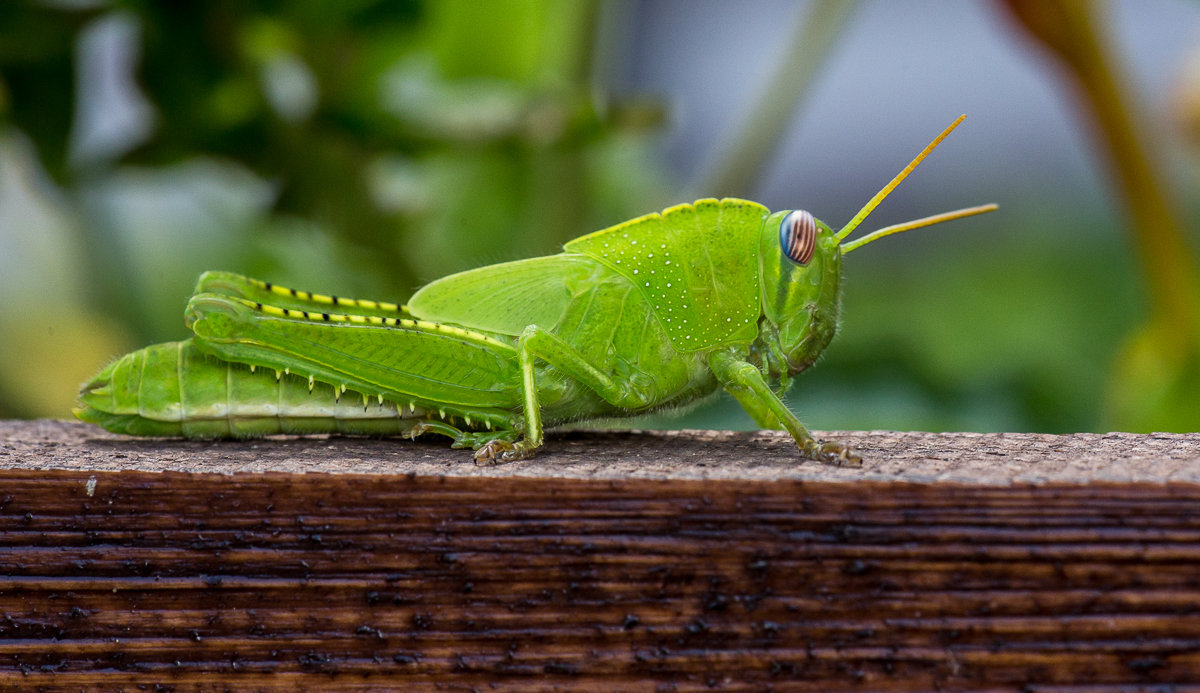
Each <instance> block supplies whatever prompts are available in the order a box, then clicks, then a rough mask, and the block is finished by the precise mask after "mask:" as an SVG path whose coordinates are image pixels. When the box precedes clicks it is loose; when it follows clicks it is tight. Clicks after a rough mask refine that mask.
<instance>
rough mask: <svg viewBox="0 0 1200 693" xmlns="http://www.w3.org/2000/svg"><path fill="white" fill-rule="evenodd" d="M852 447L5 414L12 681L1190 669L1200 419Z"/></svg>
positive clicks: (654, 678)
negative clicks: (1177, 426) (94, 422)
mask: <svg viewBox="0 0 1200 693" xmlns="http://www.w3.org/2000/svg"><path fill="white" fill-rule="evenodd" d="M845 437H848V438H849V439H851V440H853V441H854V442H855V444H856V445H859V446H860V447H862V448H864V449H868V448H869V449H872V450H874V451H875V455H874V456H873V457H871V456H868V464H867V466H866V467H865V468H864V469H862V470H838V469H830V468H824V467H819V466H814V465H806V464H800V463H797V461H796V460H795V458H794V457H786V456H785V455H784V453H783V451H782V450H778V451H777V450H776V446H777V443H778V440H777V439H776V437H775V436H773V435H764V434H722V435H699V434H687V433H683V434H671V435H636V434H578V435H572V436H567V437H565V438H559V439H556V440H553V441H551V446H552V451H551V454H549V455H547V456H546V458H545V459H544V460H542V461H540V462H536V464H539V465H546V464H551V463H557V464H558V465H559V467H558V468H557V469H554V470H552V473H539V472H537V471H536V470H537V469H540V467H532V466H530V465H532V464H534V462H531V463H530V465H526V466H521V465H506V466H502V467H475V466H474V465H473V464H471V463H470V462H469V457H466V456H465V455H464V454H463V453H462V452H461V451H450V450H448V449H445V448H444V447H443V446H437V445H415V446H414V445H411V444H408V443H392V442H388V441H364V440H353V439H336V438H333V439H305V440H299V439H281V440H269V441H257V442H253V443H218V444H213V443H183V442H179V441H165V442H164V441H158V442H146V441H133V440H129V439H121V438H117V437H112V436H107V435H105V434H99V433H96V432H94V430H93V429H88V428H85V427H82V426H78V425H73V424H63V423H56V422H36V423H17V422H5V423H2V424H0V441H3V442H0V689H13V690H36V689H44V690H58V689H62V690H67V689H69V690H80V689H84V690H116V689H124V688H130V687H132V686H143V687H147V688H154V687H156V686H158V687H161V688H165V689H170V690H180V691H182V690H218V689H220V690H231V689H232V690H295V689H301V688H303V689H319V688H326V689H335V690H509V691H517V690H520V691H528V690H597V691H615V690H625V691H642V690H681V691H690V690H697V691H698V690H705V691H707V690H723V691H743V690H744V691H763V690H814V691H815V690H821V691H837V690H933V689H941V690H972V689H977V690H985V689H986V690H1017V689H1021V688H1023V687H1024V688H1027V689H1029V690H1080V691H1082V690H1113V691H1115V690H1138V689H1139V688H1138V687H1146V688H1145V689H1147V690H1150V689H1151V688H1150V687H1152V686H1169V687H1172V688H1170V690H1187V689H1189V687H1192V688H1200V612H1198V611H1197V609H1198V607H1200V512H1198V510H1200V484H1197V483H1196V481H1195V475H1196V474H1197V466H1198V465H1200V462H1198V460H1200V436H1197V435H1186V436H1157V437H1156V436H1128V435H1126V434H1121V435H1117V436H1109V437H1104V436H1095V437H1088V436H1085V437H1083V438H1082V439H1076V438H1075V437H1073V436H1060V437H1037V438H1033V439H1025V438H1021V437H1019V436H1017V437H1013V436H1011V435H996V436H979V435H975V436H970V435H963V434H954V435H947V436H934V435H931V434H892V433H887V432H878V433H858V434H845ZM888 445H893V446H895V448H896V449H895V451H894V454H895V455H899V456H901V457H903V456H904V455H913V454H915V453H913V452H912V451H913V450H914V449H920V450H924V451H925V453H923V454H924V456H923V457H921V459H920V460H914V461H913V462H912V464H910V465H909V466H908V467H907V468H904V469H900V468H893V467H892V466H891V465H893V463H894V457H891V456H888V450H887V446H888ZM1117 447H1123V450H1124V452H1123V453H1120V454H1114V451H1115V449H1116V448H1117ZM1007 449H1012V450H1013V451H1014V453H1013V456H1011V457H1010V456H1007V455H1006V450H1007ZM1031 449H1032V450H1034V451H1035V452H1036V451H1037V450H1039V449H1041V450H1046V451H1050V454H1046V455H1042V457H1040V458H1039V457H1038V455H1037V454H1033V453H1030V450H1031ZM614 450H616V451H617V452H614ZM1064 450H1067V451H1074V452H1070V453H1069V454H1065V455H1064V454H1063V452H1062V451H1064ZM777 453H778V454H777ZM1105 454H1108V455H1109V457H1110V459H1109V460H1108V462H1109V464H1108V465H1107V467H1105V466H1103V465H1101V464H1100V463H1099V460H1100V459H1101V458H1102V457H1104V455H1105ZM1055 455H1058V457H1056V456H1055ZM323 456H324V457H326V458H327V459H321V458H322V457H323ZM613 456H615V457H617V458H619V459H617V460H615V465H616V466H615V468H614V465H612V464H607V463H606V460H610V458H611V457H613ZM714 458H715V459H716V460H720V461H719V462H718V461H714ZM1039 459H1040V460H1041V461H1039ZM1154 460H1157V461H1158V464H1157V465H1156V464H1155V463H1154ZM522 464H524V463H522ZM713 465H719V466H716V467H714V466H713ZM985 468H986V469H987V470H988V471H990V475H982V477H981V478H980V479H977V480H973V479H972V478H970V470H972V469H985ZM118 469H124V470H125V471H117V470H118ZM389 469H391V470H393V471H388V470H389ZM531 470H533V471H531ZM639 473H640V476H639V475H638V474H639ZM1154 690H1158V688H1154ZM1164 690H1165V688H1164Z"/></svg>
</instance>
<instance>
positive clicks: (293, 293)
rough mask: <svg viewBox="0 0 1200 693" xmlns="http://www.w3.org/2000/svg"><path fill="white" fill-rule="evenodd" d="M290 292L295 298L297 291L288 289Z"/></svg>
mask: <svg viewBox="0 0 1200 693" xmlns="http://www.w3.org/2000/svg"><path fill="white" fill-rule="evenodd" d="M288 291H290V292H292V295H293V296H295V295H296V290H295V289H288Z"/></svg>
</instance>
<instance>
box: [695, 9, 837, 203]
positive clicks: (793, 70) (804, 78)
mask: <svg viewBox="0 0 1200 693" xmlns="http://www.w3.org/2000/svg"><path fill="white" fill-rule="evenodd" d="M857 4H858V3H857V2H852V1H850V0H815V1H814V2H813V3H812V5H811V8H810V9H809V11H808V12H807V13H806V14H802V15H801V16H800V17H799V18H798V19H797V20H796V23H795V24H794V25H793V27H792V30H791V32H789V33H788V36H787V39H786V41H787V45H786V50H787V52H786V53H785V54H784V58H783V61H782V62H781V63H780V65H779V68H778V69H777V70H776V72H775V74H774V75H772V77H771V79H770V81H768V82H767V87H766V89H765V91H764V92H763V93H762V95H761V96H760V97H759V98H758V100H757V103H756V104H755V106H754V110H752V111H750V113H749V114H748V115H747V116H746V118H745V119H744V120H743V121H742V124H741V131H740V132H738V133H737V134H735V135H734V136H732V137H730V138H729V140H728V145H727V146H725V147H724V148H722V149H721V150H720V151H721V154H720V158H719V159H718V160H717V161H716V163H715V164H713V165H711V166H709V168H708V171H707V172H706V173H705V174H704V176H703V177H702V179H701V180H700V181H698V186H697V187H696V192H698V193H700V194H703V195H713V196H718V197H720V196H733V197H746V196H748V195H750V194H751V191H752V190H753V188H754V187H755V185H756V184H757V183H758V180H759V179H760V178H761V176H762V174H763V169H764V168H765V167H766V163H767V161H768V159H769V158H770V156H771V154H772V153H774V151H775V149H776V148H777V146H778V144H779V138H780V135H781V134H782V133H783V130H784V128H786V127H787V125H788V123H790V122H791V120H792V117H793V116H794V114H795V113H796V110H797V106H798V105H799V103H800V98H801V97H802V96H804V94H805V92H807V91H808V87H809V85H810V84H812V81H813V78H814V77H816V75H817V71H818V69H819V68H820V67H821V64H822V63H823V62H824V59H825V57H826V56H827V55H828V53H829V50H830V49H831V48H833V44H834V41H835V39H836V38H837V37H838V35H839V34H840V33H841V31H842V27H843V26H844V25H845V23H846V21H847V20H848V19H850V14H851V12H852V11H853V10H854V8H855V6H856V5H857Z"/></svg>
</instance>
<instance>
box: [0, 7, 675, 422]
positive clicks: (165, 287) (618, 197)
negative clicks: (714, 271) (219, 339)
mask: <svg viewBox="0 0 1200 693" xmlns="http://www.w3.org/2000/svg"><path fill="white" fill-rule="evenodd" d="M597 12H598V7H597V4H596V3H594V2H589V1H584V0H578V1H573V2H555V1H553V0H518V1H516V2H507V3H478V2H469V1H465V0H464V1H450V2H447V1H437V2H418V1H417V0H407V1H400V2H395V1H391V0H388V1H372V0H352V1H349V2H337V3H324V2H283V1H273V0H260V1H258V2H244V1H242V0H214V1H212V2H184V3H158V2H146V1H133V0H130V1H127V2H111V3H109V2H53V3H22V2H18V3H15V4H14V3H5V4H4V5H3V6H2V7H0V94H2V95H3V98H0V106H2V107H3V110H0V116H2V118H3V120H2V121H0V136H3V137H5V138H7V140H6V141H9V142H10V143H11V145H10V150H12V152H14V157H13V158H14V159H15V160H20V161H21V163H22V169H23V170H25V171H26V172H27V176H26V177H27V178H31V179H36V180H31V181H29V185H27V186H26V189H27V191H28V197H29V199H30V201H31V204H33V205H35V206H39V207H44V208H46V209H49V210H52V211H49V212H47V213H48V214H52V215H55V216H61V217H63V218H64V221H63V222H62V223H61V224H59V228H58V229H57V231H56V234H55V235H56V236H57V242H55V243H52V245H54V246H55V247H56V249H57V252H55V251H49V254H57V255H59V259H58V260H57V261H56V262H52V263H51V264H50V267H51V268H53V269H52V271H53V272H54V273H55V274H56V275H58V276H60V277H66V276H72V277H78V278H79V279H78V281H77V282H76V286H74V287H73V288H70V289H67V290H65V291H63V292H61V293H60V294H59V295H56V294H55V293H54V292H49V291H47V290H46V289H45V286H44V285H45V283H46V282H45V281H44V280H38V279H37V278H33V277H26V278H24V279H25V280H24V281H17V278H16V277H15V276H10V277H9V281H8V282H6V284H8V285H11V288H12V290H13V291H14V292H25V293H27V294H29V298H28V301H29V303H28V304H26V309H27V310H28V313H27V314H26V315H25V316H24V317H29V316H31V315H34V314H41V315H51V314H56V313H57V314H62V313H63V312H64V311H70V314H72V315H76V314H80V313H82V314H88V315H93V316H101V317H100V319H99V322H98V323H97V324H95V325H92V326H91V327H90V328H87V327H85V326H86V325H87V324H89V323H88V321H82V322H75V323H74V325H75V329H76V332H77V334H74V335H73V337H74V339H73V340H72V342H73V343H75V344H77V345H78V344H81V343H87V344H94V345H95V347H96V348H98V349H100V350H101V351H100V353H94V352H92V351H90V350H89V352H88V353H87V354H86V355H85V356H81V360H82V361H84V362H86V363H87V364H88V365H87V368H88V369H91V368H95V367H97V366H98V365H99V362H101V361H102V360H103V358H105V357H107V356H110V355H111V354H114V353H117V352H118V351H120V350H121V348H123V347H125V346H134V345H137V344H141V343H145V342H148V341H159V340H163V339H168V338H177V337H179V336H180V335H181V328H180V312H181V311H180V309H181V306H182V301H183V300H184V299H185V298H186V296H187V295H188V293H189V292H188V289H189V288H190V285H191V283H192V282H193V281H194V280H195V277H196V276H197V275H198V274H199V272H200V271H202V270H203V269H207V268H218V267H219V268H227V269H232V270H239V271H244V272H249V273H252V274H256V275H261V276H269V277H272V278H273V279H274V280H275V281H278V282H290V283H291V284H292V285H300V286H303V287H311V288H315V289H319V290H325V291H332V292H336V293H341V294H343V295H370V296H376V297H380V298H383V297H396V298H404V297H405V296H407V295H408V294H409V293H410V292H411V290H412V289H413V287H415V286H417V285H419V284H420V283H422V282H423V281H427V280H429V279H432V278H434V277H437V276H440V275H442V274H446V273H448V272H450V271H454V270H459V269H463V268H466V267H470V266H474V265H479V264H484V263H487V262H494V261H498V260H503V259H514V258H518V257H527V256H530V255H536V254H545V253H549V252H553V251H554V250H556V248H557V247H558V246H559V244H561V243H562V242H563V241H564V240H566V239H569V238H572V237H574V236H577V235H580V234H582V233H584V232H586V231H589V230H592V229H594V228H597V227H599V226H603V225H606V224H608V223H612V222H614V221H616V220H620V219H622V218H626V217H629V216H633V215H635V214H637V213H640V212H642V211H644V210H645V209H646V208H648V207H650V206H653V205H657V204H660V203H661V201H662V199H663V198H662V195H661V188H660V187H659V183H658V182H657V181H659V180H661V177H660V176H656V175H655V174H654V171H655V169H654V166H653V164H652V162H651V161H650V160H649V158H648V156H647V151H646V145H645V143H646V135H647V134H649V133H652V132H653V131H654V130H655V129H656V126H657V124H658V123H659V122H660V121H661V113H660V109H659V107H658V106H657V105H656V104H655V103H653V102H630V103H623V104H622V103H615V102H613V101H612V100H610V99H608V98H607V97H606V95H605V94H604V93H603V89H602V85H600V84H598V83H597V80H596V79H595V73H596V72H597V71H598V69H597V67H596V66H594V65H593V64H592V56H593V55H594V53H595V51H594V50H593V47H594V45H593V44H594V42H595V41H596V40H597V38H596V32H597V31H598V29H597V26H599V22H598V21H597ZM114 37H115V38H114ZM106 40H108V41H112V40H117V41H120V42H121V45H122V46H131V47H132V48H133V54H132V55H129V56H125V58H124V59H125V60H127V61H128V65H125V66H121V65H118V66H115V67H113V66H108V67H107V68H106V66H105V65H104V63H103V61H102V60H101V59H100V58H101V57H103V56H102V55H101V51H98V50H96V49H95V45H96V44H97V43H99V42H103V41H106ZM139 52H140V55H139ZM111 53H112V51H111V50H110V51H109V54H110V55H111ZM122 67H124V68H126V69H127V70H128V71H129V72H132V77H133V79H132V81H131V82H129V78H128V76H125V75H122V74H121V69H122ZM88 80H90V81H91V82H99V83H101V84H102V85H105V86H110V87H111V86H112V85H113V84H114V83H115V88H116V90H117V91H122V90H124V92H126V93H127V94H129V95H131V100H132V101H133V102H134V104H135V105H137V104H141V105H142V106H143V108H142V111H141V112H138V111H136V109H135V112H133V113H131V114H128V118H127V122H126V123H124V126H123V128H122V132H121V133H119V134H120V135H121V137H118V138H113V137H108V138H105V137H104V134H105V132H104V127H103V126H104V123H101V124H100V126H96V127H92V128H90V129H89V127H87V123H86V121H87V118H88V113H89V111H90V110H92V109H94V108H98V107H96V106H89V103H88V101H89V97H88V95H87V93H86V90H84V89H83V88H81V85H82V84H83V83H84V82H85V81H88ZM122 80H125V81H126V82H129V83H124V82H122ZM71 85H74V87H73V88H72V86H71ZM110 110H111V107H110ZM139 116H141V120H142V121H143V122H141V123H140V124H139ZM5 125H7V127H5ZM118 125H120V124H118ZM14 126H15V129H14ZM97 130H99V132H98V133H97ZM18 133H23V135H19V134H18ZM25 136H27V137H28V140H29V141H31V142H32V146H33V148H34V149H35V151H33V152H31V151H28V147H27V146H25V145H24V144H23V143H24V142H25V140H24V137H25ZM16 152H19V155H18V154H17V153H16ZM38 171H45V172H46V173H47V174H48V175H49V177H50V180H43V179H41V176H40V174H38V173H37V172H38ZM13 223H14V224H15V223H19V222H18V221H16V220H14V222H13ZM72 255H77V257H76V258H75V260H76V261H74V262H72V261H70V260H69V259H67V258H69V257H70V256H72ZM39 285H41V286H39ZM9 295H12V293H9ZM21 319H22V316H20V315H13V314H11V312H10V313H9V315H8V321H9V322H10V323H12V322H15V321H18V320H21ZM0 322H3V319H2V318H0ZM26 322H27V323H28V324H36V322H35V321H32V320H29V321H26ZM0 326H3V325H0ZM115 326H120V327H116V329H115V330H114V327H115ZM10 327H11V328H12V329H11V331H13V332H18V331H20V328H17V327H14V326H11V325H10ZM5 331H6V332H8V331H10V330H5ZM114 332H115V334H114ZM102 337H104V338H102ZM61 338H62V335H61V334H58V335H49V334H41V333H39V332H38V331H37V330H29V329H25V330H24V336H23V340H24V341H26V342H28V341H30V340H32V341H33V343H22V344H20V345H19V346H18V345H16V344H14V343H11V342H10V343H9V344H8V345H6V346H5V347H2V348H0V349H3V350H4V351H3V353H0V356H4V357H5V358H4V359H3V361H0V363H3V364H5V367H4V368H3V372H2V373H0V392H3V393H5V394H6V395H7V396H6V397H3V398H0V400H2V401H5V402H6V404H4V405H0V406H2V407H3V408H2V409H0V413H6V414H10V415H11V414H18V415H37V414H46V413H56V414H63V413H65V412H66V411H67V409H68V406H69V404H70V402H71V400H72V399H73V393H72V391H73V390H74V388H75V387H76V386H77V383H78V382H79V380H80V379H81V377H83V376H84V375H85V373H77V372H75V369H71V368H68V369H59V371H57V373H58V375H57V376H56V371H55V369H54V367H53V363H51V362H48V363H45V364H42V365H40V366H39V368H38V369H37V370H38V371H39V372H40V376H39V378H41V379H40V380H38V381H36V382H37V383H38V384H39V386H40V389H43V390H49V391H54V392H60V393H63V396H58V397H53V398H51V400H50V402H52V404H50V403H48V402H43V401H35V400H34V399H33V398H29V397H24V396H21V393H24V392H27V391H28V389H29V388H30V386H31V385H33V384H34V381H30V380H29V379H28V378H25V377H21V373H20V372H19V371H26V370H27V369H25V368H24V367H23V366H21V365H18V364H22V363H24V362H27V361H28V360H29V359H39V357H38V355H39V354H44V355H46V359H45V360H46V361H50V360H51V356H50V354H54V356H53V362H56V363H61V362H62V361H63V360H64V359H63V358H62V356H63V354H62V353H58V352H60V351H61V349H62V347H61V346H60V340H61ZM52 344H53V345H54V346H53V347H51V345H52ZM17 349H20V351H15V350H17ZM40 360H41V359H39V361H40ZM43 371H44V372H43Z"/></svg>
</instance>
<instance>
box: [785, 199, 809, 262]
mask: <svg viewBox="0 0 1200 693" xmlns="http://www.w3.org/2000/svg"><path fill="white" fill-rule="evenodd" d="M779 246H780V247H781V248H783V254H784V255H786V256H787V257H788V259H789V260H791V261H792V262H794V263H796V264H797V265H801V266H804V265H807V264H808V261H809V260H811V259H812V256H813V252H814V251H815V250H816V249H817V220H816V219H815V218H814V217H813V215H811V214H809V213H808V212H806V211H804V210H803V209H797V210H796V211H794V212H792V213H790V214H788V215H787V216H786V217H784V218H783V221H782V222H781V223H780V224H779Z"/></svg>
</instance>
